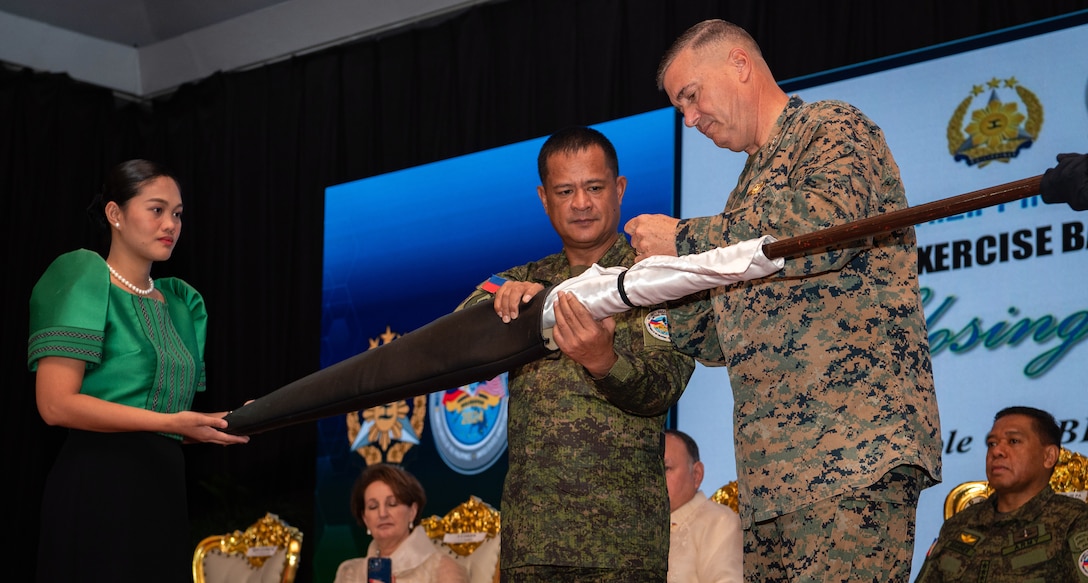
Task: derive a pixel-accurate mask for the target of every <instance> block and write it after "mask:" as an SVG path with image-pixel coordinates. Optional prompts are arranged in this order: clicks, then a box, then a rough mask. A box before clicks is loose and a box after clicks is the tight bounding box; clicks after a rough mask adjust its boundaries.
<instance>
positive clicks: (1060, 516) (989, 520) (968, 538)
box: [917, 486, 1088, 583]
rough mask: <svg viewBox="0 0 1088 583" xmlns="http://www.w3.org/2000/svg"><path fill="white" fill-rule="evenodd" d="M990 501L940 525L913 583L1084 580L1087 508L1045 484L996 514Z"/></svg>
mask: <svg viewBox="0 0 1088 583" xmlns="http://www.w3.org/2000/svg"><path fill="white" fill-rule="evenodd" d="M996 498H997V497H996V496H991V497H990V499H989V500H986V501H984V502H979V503H978V504H974V505H972V506H968V507H967V508H964V509H963V510H961V511H959V512H957V513H956V514H954V515H953V516H952V517H950V518H949V519H948V520H946V521H945V523H944V525H943V526H941V534H940V536H938V537H937V541H936V542H934V543H933V546H932V547H931V548H930V549H929V553H928V554H927V555H926V562H925V563H924V564H923V565H922V570H921V572H920V573H919V574H918V579H917V583H944V582H967V581H970V582H972V583H1056V582H1058V581H1062V582H1068V583H1073V582H1076V581H1084V582H1088V504H1086V503H1084V502H1082V501H1080V500H1076V499H1073V498H1071V497H1068V496H1063V495H1061V494H1056V493H1054V490H1052V489H1050V487H1049V486H1048V487H1046V488H1044V489H1043V490H1042V491H1041V492H1039V493H1038V494H1036V495H1035V496H1034V497H1033V498H1032V499H1031V500H1029V501H1028V502H1027V503H1025V504H1024V505H1023V506H1021V507H1020V508H1017V509H1016V510H1014V511H1012V512H1008V513H1005V514H1002V513H1000V512H998V511H997V508H996V506H995V500H996Z"/></svg>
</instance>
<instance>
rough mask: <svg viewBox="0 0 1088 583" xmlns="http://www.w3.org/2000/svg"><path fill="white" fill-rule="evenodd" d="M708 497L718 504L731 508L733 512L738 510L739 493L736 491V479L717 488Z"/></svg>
mask: <svg viewBox="0 0 1088 583" xmlns="http://www.w3.org/2000/svg"><path fill="white" fill-rule="evenodd" d="M710 499H711V500H713V501H715V502H717V503H718V504H721V505H723V506H728V507H730V508H732V509H733V512H738V513H739V512H740V506H739V505H740V494H739V493H738V492H737V481H736V480H733V481H732V482H729V483H728V484H726V485H724V486H722V487H721V488H718V489H717V490H716V491H715V492H714V493H713V494H711V495H710Z"/></svg>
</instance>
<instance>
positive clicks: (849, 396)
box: [669, 96, 941, 581]
mask: <svg viewBox="0 0 1088 583" xmlns="http://www.w3.org/2000/svg"><path fill="white" fill-rule="evenodd" d="M771 136H773V137H772V138H771V139H770V140H769V141H768V142H767V143H766V144H765V145H764V146H763V147H762V148H760V149H759V150H758V151H757V152H755V153H754V154H752V155H751V156H749V158H748V160H747V163H746V165H745V168H744V171H743V172H742V174H741V176H740V178H739V180H738V182H737V186H736V188H735V189H734V190H733V192H732V193H731V194H730V195H729V199H728V201H727V203H726V207H725V211H724V212H723V213H721V214H719V215H715V216H710V217H700V218H690V219H683V220H681V221H680V223H679V225H678V226H677V236H676V241H677V243H676V247H677V252H678V254H680V255H687V254H691V253H699V252H702V251H706V250H708V249H711V248H713V247H720V246H726V245H730V244H732V243H737V242H740V241H743V240H747V239H754V238H757V237H759V236H761V235H773V236H775V237H777V238H779V239H784V238H787V237H793V236H797V235H801V234H804V233H808V232H811V231H815V230H818V229H822V228H825V227H829V226H833V225H839V224H843V223H847V222H851V221H856V220H858V219H863V218H866V217H871V216H875V215H879V214H881V213H884V212H888V211H892V210H896V209H900V208H903V207H905V206H906V205H907V201H906V196H905V194H904V189H903V184H902V182H901V180H900V177H899V168H898V166H897V165H896V163H895V161H894V160H893V158H892V155H891V152H890V151H889V150H888V147H887V144H886V143H885V141H884V136H883V133H882V132H881V130H880V128H879V127H877V126H876V125H875V124H874V123H873V122H872V121H870V120H869V119H868V118H867V117H865V116H864V114H862V113H861V112H860V111H858V110H857V109H856V108H854V107H853V106H851V105H849V104H846V103H843V102H838V101H820V102H815V103H811V104H806V103H804V102H803V101H802V100H801V99H799V98H798V97H796V96H794V97H792V98H790V100H789V103H788V104H787V106H786V108H785V109H784V110H783V112H782V114H781V115H780V117H779V118H778V120H777V122H776V123H775V126H774V129H773V130H772V132H771ZM916 262H917V250H916V241H915V235H914V229H913V228H905V229H901V230H898V231H894V232H892V233H889V234H887V235H882V236H880V237H877V238H875V239H870V240H866V241H859V242H854V243H850V244H846V245H842V246H839V247H836V248H833V249H828V250H818V251H813V252H810V253H809V254H805V255H802V256H798V257H792V258H787V259H786V264H785V267H784V268H783V269H782V270H781V271H779V272H778V273H776V274H774V275H772V276H769V277H767V278H764V279H760V280H753V281H748V282H742V283H738V284H735V285H732V286H728V287H724V288H717V289H714V290H709V291H707V292H704V293H701V294H696V295H695V296H693V297H692V298H689V301H685V302H683V303H679V302H678V303H676V304H675V305H670V308H669V326H670V331H671V335H672V340H673V342H674V343H675V344H676V345H677V346H678V347H679V348H680V349H681V350H683V351H684V352H686V353H688V354H692V355H694V356H696V357H697V358H699V359H700V360H701V361H703V362H706V363H708V364H719V365H725V366H726V367H727V368H728V372H729V380H730V384H731V386H732V390H733V396H734V440H735V448H736V456H737V474H738V489H739V499H740V512H741V520H742V523H743V524H744V526H745V528H746V529H749V528H752V527H753V525H759V524H761V523H764V522H766V521H771V520H775V519H777V518H779V517H782V516H784V515H788V514H790V513H795V512H799V511H804V512H811V510H812V508H813V505H815V504H817V503H819V502H821V501H827V500H834V499H835V497H836V496H840V497H841V496H848V497H851V496H854V495H855V494H856V493H858V492H864V494H863V495H861V497H860V499H878V500H884V501H886V502H889V503H890V504H891V505H892V507H893V508H902V510H901V512H899V511H895V512H897V513H898V514H900V515H903V516H904V519H905V520H907V521H908V522H909V530H908V527H906V526H904V530H905V532H904V533H903V536H901V537H896V538H899V539H906V540H887V541H886V542H887V544H888V545H899V546H903V545H907V547H906V548H907V550H908V551H909V550H910V549H912V548H913V535H914V513H915V510H916V505H917V493H918V491H920V490H921V489H922V488H925V487H928V486H931V485H932V484H934V483H936V482H937V481H939V480H940V475H941V437H940V427H939V421H938V414H937V400H936V395H935V393H934V387H933V378H932V368H931V363H930V355H929V344H928V338H927V331H926V323H925V318H924V315H923V312H922V306H921V301H920V290H919V286H918V276H917V267H916ZM904 480H905V481H909V482H910V483H911V484H912V485H908V486H907V488H908V491H913V495H911V496H906V497H901V499H899V500H896V499H894V496H889V497H887V498H881V497H882V496H884V491H885V490H886V489H888V484H895V483H896V482H901V481H904ZM867 497H868V498H867ZM864 505H865V504H864V503H863V504H861V505H860V506H864ZM908 514H909V516H907V515H908ZM794 516H801V514H797V515H794ZM876 519H878V520H883V519H882V518H879V517H877V518H876ZM873 520H874V519H873V518H871V517H870V518H867V517H865V516H859V517H858V519H857V522H858V524H865V523H866V522H869V523H871V522H873ZM800 522H801V523H802V524H812V523H813V522H819V521H818V520H816V521H807V520H804V521H800ZM830 522H832V521H830V520H825V521H824V524H823V525H822V526H821V525H818V524H813V526H812V531H811V534H806V533H801V534H800V535H798V538H797V539H796V543H781V544H780V543H778V542H775V541H774V540H772V539H773V538H774V537H775V536H776V535H775V534H774V533H771V534H770V535H769V536H768V538H767V539H765V540H767V541H770V542H767V543H766V544H767V545H768V546H771V547H774V548H771V549H768V548H758V547H753V546H752V539H751V537H749V536H748V535H746V537H745V544H746V548H745V572H746V574H748V573H750V572H749V569H748V562H749V556H752V555H753V554H755V555H757V556H758V557H762V558H765V557H767V556H768V555H772V556H774V555H775V554H776V553H783V554H786V555H789V554H791V553H792V554H793V555H794V556H797V555H800V556H802V557H804V555H805V554H806V552H807V551H804V550H803V549H807V547H808V542H809V541H818V539H820V538H821V537H823V538H824V539H827V541H826V542H825V543H824V547H825V550H826V548H830V547H834V545H836V544H838V545H844V544H845V542H844V541H845V538H844V537H840V536H838V535H837V534H836V533H835V532H834V530H833V529H832V527H831V526H828V523H830ZM832 526H833V525H832ZM806 528H807V527H806ZM821 529H822V530H821ZM793 534H795V535H796V534H797V533H796V532H795V533H793ZM880 544H883V543H880ZM880 544H878V545H877V546H878V547H879V546H880ZM791 545H792V546H791ZM818 546H819V544H817V547H818ZM786 547H789V548H786ZM849 554H850V553H849V551H847V552H846V556H847V558H849ZM909 557H910V553H909V552H908V554H907V559H906V572H905V573H904V572H903V566H902V565H896V566H895V567H892V566H890V565H887V564H884V559H883V558H881V557H862V556H857V557H855V558H853V559H850V560H847V562H846V563H845V564H841V563H840V562H839V561H838V560H837V559H835V558H834V556H832V557H831V558H828V557H823V556H813V561H815V562H820V561H824V562H825V563H826V564H823V565H818V566H816V567H815V568H816V569H817V570H819V569H826V570H828V571H829V572H830V573H829V574H828V575H827V578H826V579H825V580H829V581H830V580H858V581H860V580H876V581H888V580H889V579H887V578H885V577H886V576H887V574H889V573H893V572H894V573H898V574H902V575H898V574H897V575H896V577H900V576H901V577H902V578H903V580H905V578H906V576H907V575H909V570H910V569H909V563H910V560H909ZM851 561H852V564H851ZM787 564H788V561H787ZM788 568H789V567H787V569H788ZM851 569H852V570H853V571H854V572H853V574H851V573H850V570H851ZM870 569H871V570H872V573H869V570H870ZM837 570H844V572H843V577H845V578H842V579H840V578H837V577H836V575H835V572H836V571H837ZM792 575H793V576H795V575H796V573H794V574H792ZM870 575H872V576H870ZM790 576H791V574H790V573H786V574H784V575H783V577H787V578H788V577H790ZM771 579H772V580H773V579H774V578H773V577H772V578H771Z"/></svg>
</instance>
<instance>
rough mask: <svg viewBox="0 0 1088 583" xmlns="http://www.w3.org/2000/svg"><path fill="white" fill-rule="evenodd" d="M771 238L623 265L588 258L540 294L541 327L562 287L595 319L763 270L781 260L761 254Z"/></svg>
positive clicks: (551, 318)
mask: <svg viewBox="0 0 1088 583" xmlns="http://www.w3.org/2000/svg"><path fill="white" fill-rule="evenodd" d="M774 240H775V239H774V237H771V236H770V235H765V236H763V237H760V238H759V239H750V240H748V241H743V242H741V243H737V244H735V245H730V246H728V247H718V248H716V249H712V250H710V251H704V252H703V253H695V254H692V255H684V256H682V257H673V256H670V255H653V256H650V257H647V258H646V259H643V260H642V261H639V262H638V263H636V264H634V265H632V266H631V267H627V268H625V267H608V268H604V267H601V266H600V265H597V264H596V263H594V264H593V265H592V266H591V267H590V268H589V269H587V270H586V271H585V272H584V273H582V274H581V275H579V276H578V277H572V278H570V279H568V280H566V281H564V282H562V283H560V284H558V285H556V286H555V287H554V288H552V290H551V292H550V293H549V294H548V297H547V298H546V299H545V300H544V307H543V309H544V312H543V315H542V317H541V329H543V330H547V329H548V328H552V327H554V326H555V312H554V310H553V308H554V305H555V298H556V294H557V293H559V292H563V291H565V292H570V293H572V294H574V296H575V297H577V298H578V301H580V302H581V303H582V305H584V306H585V307H586V309H588V310H589V313H590V314H592V315H593V317H594V318H595V319H597V320H601V319H603V318H606V317H608V316H611V315H613V314H619V313H622V312H626V311H627V310H630V309H631V308H633V307H635V306H653V305H656V304H660V303H662V302H665V301H668V300H678V299H680V298H682V297H684V296H686V295H689V294H692V293H695V292H697V291H702V290H705V289H712V288H715V287H718V286H722V285H728V284H731V283H737V282H739V281H748V280H750V279H757V278H760V277H765V276H768V275H770V274H772V273H774V272H776V271H778V270H779V269H782V266H783V265H785V264H786V260H785V259H783V258H781V257H779V258H777V259H768V258H767V256H766V255H764V254H763V245H764V244H765V243H772V242H774ZM624 296H626V300H627V301H624Z"/></svg>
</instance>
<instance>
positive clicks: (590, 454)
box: [462, 234, 695, 583]
mask: <svg viewBox="0 0 1088 583" xmlns="http://www.w3.org/2000/svg"><path fill="white" fill-rule="evenodd" d="M634 259H635V252H634V249H633V248H632V247H631V246H630V245H629V244H628V242H627V239H626V238H625V237H623V236H622V235H619V234H617V237H616V242H615V243H614V244H613V245H612V246H611V247H610V248H609V249H608V250H607V251H606V252H605V254H604V256H603V257H602V258H601V259H600V260H599V261H598V262H597V263H598V264H599V265H601V266H602V267H612V266H617V265H622V266H625V267H630V266H631V265H633V264H634ZM584 270H585V266H583V267H580V268H579V267H575V268H574V269H573V270H572V267H571V265H570V264H569V263H568V261H567V257H566V255H565V254H564V253H557V254H554V255H549V256H547V257H544V258H543V259H541V260H539V261H536V262H533V263H529V264H526V265H522V266H520V267H515V268H512V269H510V270H508V271H505V272H503V273H501V274H499V275H500V276H501V277H503V278H505V279H507V280H515V281H530V282H536V283H540V284H542V285H544V287H545V288H547V287H549V286H552V285H554V284H557V283H559V282H561V281H563V280H566V279H568V278H570V277H573V276H575V275H578V274H579V273H581V272H582V271H584ZM489 285H490V284H489V283H488V282H484V283H483V284H481V286H480V288H479V289H478V290H477V292H476V293H474V294H473V295H472V296H470V297H469V298H468V299H467V300H465V302H464V303H463V304H462V305H463V306H469V305H473V304H476V303H478V302H482V301H491V299H492V294H490V293H488V291H487V290H488V289H493V288H489ZM664 317H665V310H664V309H663V306H661V307H659V309H656V310H655V309H653V308H638V309H634V310H631V311H630V312H625V313H623V314H617V315H616V316H614V319H615V322H616V332H615V337H614V341H613V347H614V350H615V352H616V354H617V355H618V356H619V360H618V361H617V362H616V364H615V365H614V366H613V367H612V370H611V371H610V372H609V374H608V376H607V377H605V378H603V379H593V378H591V377H590V375H589V373H588V372H586V370H585V369H584V368H583V367H582V366H581V365H580V364H578V363H576V362H575V361H573V360H571V359H570V358H569V357H567V356H566V355H563V354H562V353H561V352H558V351H557V352H555V353H553V354H551V355H549V356H548V357H546V358H544V359H541V360H538V361H536V362H533V363H531V364H528V365H525V366H522V367H519V368H517V369H514V370H512V371H510V376H509V382H508V387H509V403H508V405H509V417H508V419H509V420H508V430H507V435H508V439H509V448H508V456H509V464H510V467H509V469H508V471H507V474H506V479H505V483H504V486H503V495H502V505H501V508H500V510H501V512H502V551H501V555H500V559H499V560H500V564H501V567H502V569H503V570H504V571H505V570H507V569H510V568H524V567H533V566H542V567H544V568H545V569H555V568H558V569H559V571H557V572H561V569H562V568H564V567H577V568H582V569H585V568H589V569H600V570H601V572H602V580H610V581H612V580H623V581H633V582H634V581H637V582H638V583H642V582H643V581H653V580H658V581H662V582H663V581H664V580H665V573H666V571H667V570H668V557H669V500H668V493H667V490H666V488H665V469H664V461H663V460H664V441H663V439H664V436H663V433H662V432H663V431H664V428H665V419H666V415H667V413H668V410H669V408H670V407H671V406H672V405H673V404H675V403H676V401H677V400H678V399H679V398H680V395H681V393H683V391H684V387H685V386H686V385H687V381H688V379H689V378H690V377H691V374H692V372H693V371H694V369H695V362H694V360H693V359H692V358H691V357H688V356H685V355H683V354H681V353H680V352H679V351H677V350H676V349H675V348H674V347H673V346H672V344H671V343H670V342H669V341H668V329H667V325H666V323H665V321H664ZM545 572H547V573H550V572H552V571H545ZM615 572H620V573H631V572H641V573H642V575H637V576H635V578H634V579H632V578H631V576H629V575H620V576H616V575H615V574H614V573H615ZM607 577H612V578H608V579H606V578H607Z"/></svg>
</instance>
